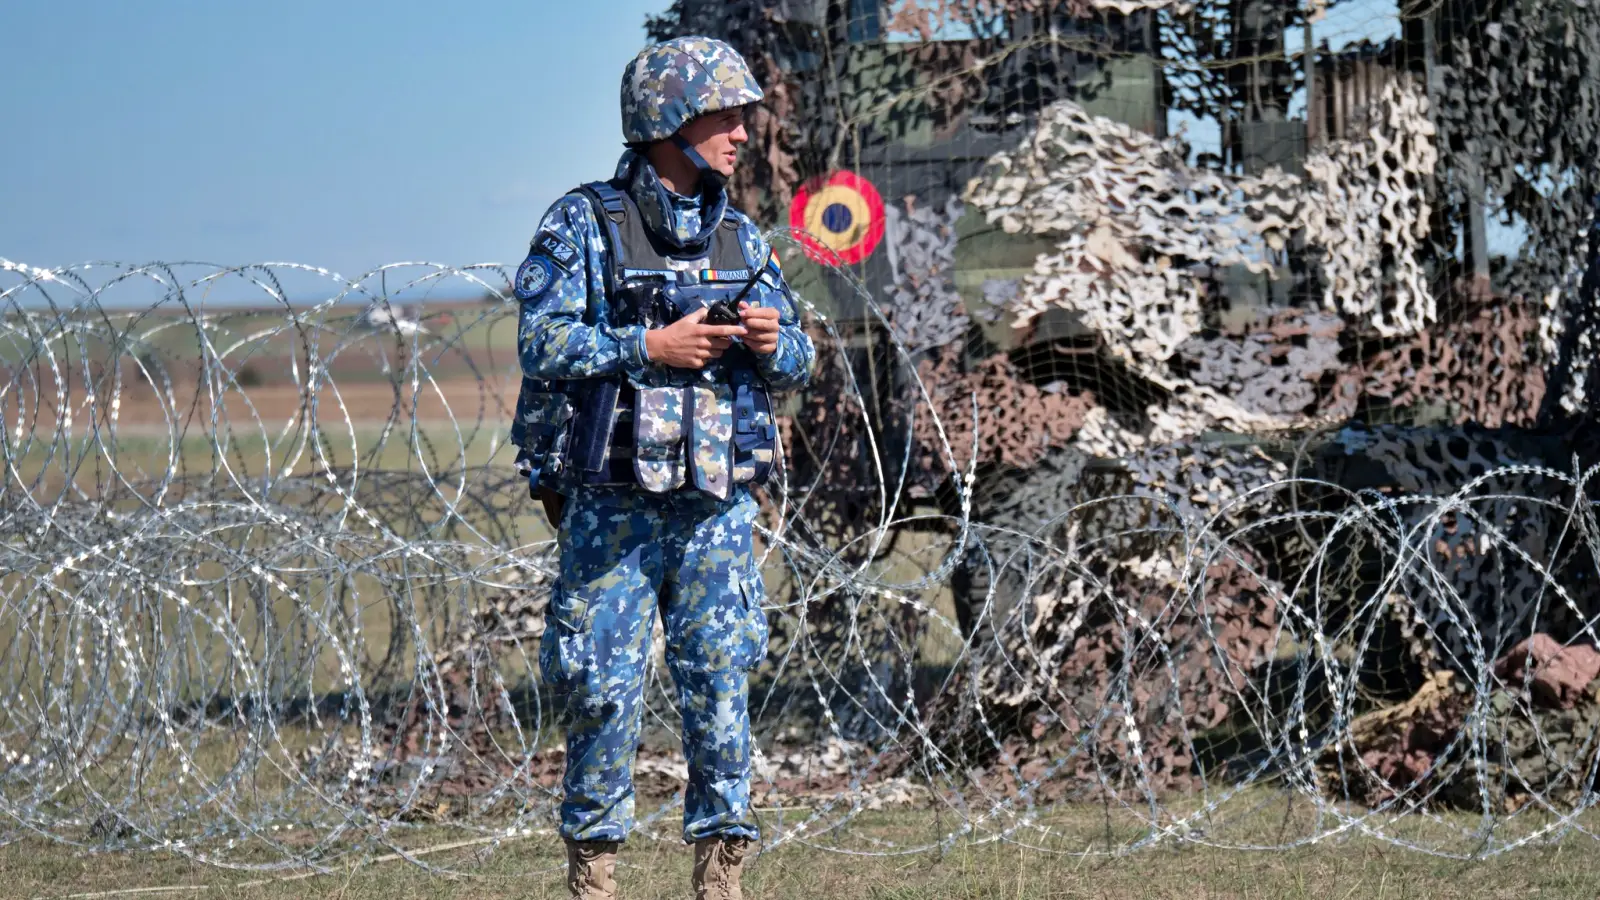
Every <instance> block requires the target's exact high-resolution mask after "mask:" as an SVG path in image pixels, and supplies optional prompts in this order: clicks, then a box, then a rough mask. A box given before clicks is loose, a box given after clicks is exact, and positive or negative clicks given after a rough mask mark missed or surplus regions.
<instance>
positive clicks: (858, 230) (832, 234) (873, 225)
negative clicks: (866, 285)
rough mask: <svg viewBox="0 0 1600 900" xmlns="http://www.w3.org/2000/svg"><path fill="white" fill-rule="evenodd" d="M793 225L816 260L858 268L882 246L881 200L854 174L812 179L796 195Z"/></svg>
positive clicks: (790, 220)
mask: <svg viewBox="0 0 1600 900" xmlns="http://www.w3.org/2000/svg"><path fill="white" fill-rule="evenodd" d="M789 227H790V228H792V229H794V232H795V236H796V237H798V238H799V239H800V246H802V247H804V248H805V251H806V255H807V256H809V257H811V258H812V259H814V260H816V261H817V262H819V263H824V264H827V263H832V262H840V263H844V264H845V265H854V264H856V263H858V262H861V261H862V260H863V259H866V258H867V257H868V256H871V255H872V251H874V250H876V249H878V244H880V243H882V242H883V198H882V197H880V196H878V189H877V188H875V187H873V186H872V182H870V181H868V180H866V179H865V178H862V177H861V176H860V175H857V174H856V173H854V172H849V171H838V172H834V173H833V174H832V175H828V176H824V177H819V178H813V179H811V180H810V181H807V182H806V183H805V184H804V185H802V186H801V188H800V190H799V191H797V192H795V195H794V202H793V203H792V204H790V206H789Z"/></svg>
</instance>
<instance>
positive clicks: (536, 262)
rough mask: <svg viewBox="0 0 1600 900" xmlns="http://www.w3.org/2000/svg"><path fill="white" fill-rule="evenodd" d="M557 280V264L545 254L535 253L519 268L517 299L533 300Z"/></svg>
mask: <svg viewBox="0 0 1600 900" xmlns="http://www.w3.org/2000/svg"><path fill="white" fill-rule="evenodd" d="M555 280H556V279H555V264H554V263H552V262H551V261H550V259H549V258H548V257H546V256H545V255H544V254H542V253H535V254H533V255H531V256H529V257H528V258H527V259H525V260H523V261H522V266H521V267H520V268H518V269H517V283H516V292H517V299H518V300H532V299H533V298H535V297H537V296H539V295H540V294H542V293H544V291H545V288H548V287H549V286H550V284H551V282H553V281H555Z"/></svg>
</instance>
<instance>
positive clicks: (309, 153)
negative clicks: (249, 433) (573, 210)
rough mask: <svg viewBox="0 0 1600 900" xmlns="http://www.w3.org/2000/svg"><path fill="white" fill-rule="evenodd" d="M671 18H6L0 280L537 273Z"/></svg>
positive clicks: (605, 170)
mask: <svg viewBox="0 0 1600 900" xmlns="http://www.w3.org/2000/svg"><path fill="white" fill-rule="evenodd" d="M667 5H668V0H590V2H587V3H583V2H565V3H555V2H549V0H531V2H530V0H520V2H512V0H491V2H464V3H457V4H449V5H446V4H441V3H438V2H427V3H424V2H419V0H388V2H383V3H378V2H372V0H273V2H241V0H139V2H129V0H0V84H4V85H6V89H5V91H4V92H3V93H4V98H5V102H4V107H5V113H6V116H5V121H6V128H5V136H4V138H3V139H0V257H6V258H9V259H12V260H16V261H19V262H26V263H29V264H32V265H36V266H59V265H64V264H67V263H73V262H80V261H85V260H95V259H98V260H120V261H149V260H155V259H163V260H179V259H183V260H203V261H208V262H220V263H229V264H233V263H246V262H262V261H268V260H273V261H277V260H293V261H296V262H304V263H310V264H314V265H319V266H325V267H329V268H333V269H335V270H338V271H339V272H341V273H342V274H344V275H346V276H354V275H356V274H359V273H360V272H362V271H365V270H366V269H369V268H371V267H374V266H377V265H379V264H382V263H386V262H394V261H399V260H423V261H433V262H444V263H451V264H465V263H472V262H483V261H491V260H492V261H511V262H515V261H517V260H520V259H521V258H522V255H523V253H524V252H526V249H527V240H528V237H529V235H530V234H531V233H532V231H533V229H534V228H535V226H536V224H537V220H538V217H539V215H540V214H541V213H542V212H543V210H544V208H545V206H547V205H548V204H549V203H550V202H551V201H552V200H554V199H555V198H556V197H557V196H559V195H560V194H561V193H562V192H563V191H565V190H567V189H569V188H571V187H572V186H574V185H576V184H578V183H579V182H582V181H586V180H590V179H593V178H597V177H606V176H609V175H610V174H611V166H612V163H613V162H614V161H615V159H616V156H617V154H618V153H620V152H621V140H622V138H621V126H620V125H619V119H618V112H617V90H618V87H617V86H618V82H619V81H620V78H621V74H622V67H623V65H624V64H625V63H626V62H627V61H628V60H629V59H630V58H631V57H632V56H633V54H634V53H636V52H637V51H638V50H639V48H640V47H642V46H643V45H644V43H645V37H644V28H643V22H644V16H645V15H646V14H647V13H650V12H659V11H661V10H662V9H664V8H665V7H666V6H667Z"/></svg>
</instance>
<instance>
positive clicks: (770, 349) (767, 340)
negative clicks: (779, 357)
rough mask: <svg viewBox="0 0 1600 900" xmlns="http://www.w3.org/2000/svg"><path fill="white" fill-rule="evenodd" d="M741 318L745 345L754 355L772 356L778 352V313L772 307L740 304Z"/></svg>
mask: <svg viewBox="0 0 1600 900" xmlns="http://www.w3.org/2000/svg"><path fill="white" fill-rule="evenodd" d="M739 318H741V319H743V320H744V327H745V329H746V330H747V331H749V334H747V335H745V338H744V345H745V346H746V347H749V348H750V350H751V351H752V352H754V353H759V354H761V355H762V356H771V355H772V354H774V353H777V352H778V328H779V326H778V311H777V310H776V309H773V308H772V307H770V306H751V305H750V304H748V303H740V304H739Z"/></svg>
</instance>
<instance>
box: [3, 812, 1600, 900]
mask: <svg viewBox="0 0 1600 900" xmlns="http://www.w3.org/2000/svg"><path fill="white" fill-rule="evenodd" d="M1096 820H1097V816H1096V815H1095V814H1094V813H1093V812H1091V811H1088V810H1085V811H1084V812H1083V813H1082V814H1081V815H1076V816H1069V817H1067V818H1066V819H1065V820H1064V821H1063V824H1062V826H1061V828H1062V831H1063V832H1064V834H1063V841H1066V842H1068V843H1070V841H1071V837H1070V833H1071V832H1072V831H1074V830H1075V828H1081V829H1082V831H1080V832H1079V835H1078V836H1079V839H1081V840H1084V843H1083V844H1079V845H1078V846H1080V847H1081V846H1086V845H1087V844H1088V843H1092V842H1093V841H1094V837H1093V836H1089V837H1085V835H1090V833H1091V832H1092V831H1093V830H1094V829H1095V828H1096V826H1095V825H1094V824H1093V823H1094V822H1095V821H1096ZM932 824H933V822H932V821H931V819H930V817H929V814H927V813H917V812H902V813H892V814H890V813H885V814H874V815H872V816H870V817H867V818H863V819H861V820H859V822H858V824H857V825H856V826H854V827H853V828H852V829H851V830H850V831H848V832H847V833H845V834H844V835H843V836H841V837H840V838H839V839H838V842H837V844H835V843H834V841H833V840H832V839H829V838H823V839H822V840H820V841H818V843H817V844H816V845H814V846H809V847H808V846H800V845H794V844H789V845H785V846H783V847H780V848H778V849H776V850H773V851H771V852H769V853H767V854H765V855H763V856H761V857H760V858H759V859H757V860H755V861H754V862H753V863H751V864H750V865H749V867H748V873H747V876H746V893H745V896H746V897H748V898H750V900H779V898H805V900H822V898H834V897H862V898H874V900H913V898H917V900H920V898H929V900H931V898H988V897H994V898H1001V897H1006V898H1039V900H1042V898H1079V897H1084V898H1088V897H1094V898H1101V897H1161V898H1168V897H1170V898H1182V900H1202V898H1212V897H1245V898H1253V897H1260V898H1268V897H1296V898H1298V897H1333V898H1354V897H1395V898H1400V897H1507V898H1511V897H1515V898H1523V897H1529V896H1538V897H1595V896H1597V895H1600V867H1596V866H1595V865H1594V864H1593V853H1594V844H1593V842H1592V840H1591V839H1589V838H1586V837H1582V836H1577V837H1572V838H1569V839H1567V840H1566V841H1564V842H1562V843H1560V844H1558V845H1555V846H1546V847H1536V848H1531V849H1527V850H1522V851H1518V852H1515V853H1512V854H1509V855H1506V856H1502V857H1498V858H1495V859H1492V860H1489V861H1484V862H1462V861H1456V860H1448V859H1441V858H1437V857H1431V856H1427V855H1423V854H1420V853H1414V852H1407V851H1403V850H1400V849H1398V848H1396V847H1394V846H1391V845H1386V844H1382V843H1379V842H1376V841H1371V840H1365V839H1362V840H1352V841H1335V842H1329V843H1326V844H1319V845H1317V846H1315V847H1307V848H1303V849H1297V850H1289V851H1260V852H1245V851H1233V850H1216V849H1209V848H1204V847H1198V846H1192V845H1191V846H1182V847H1166V848H1161V849H1153V850H1147V851H1142V852H1139V853H1135V854H1133V855H1130V856H1125V857H1080V856H1074V855H1069V854H1064V853H1046V852H1043V851H1040V850H1036V849H1027V848H1023V847H1019V846H1018V845H1016V844H1011V843H1004V842H995V843H975V842H963V843H957V844H956V845H955V846H954V847H952V848H951V849H950V850H949V852H947V853H945V854H943V855H942V856H941V855H939V854H936V853H931V852H925V853H917V854H913V855H905V856H864V855H856V854H852V853H849V852H840V850H841V849H847V850H859V849H860V848H863V847H868V846H871V845H872V841H873V840H879V841H910V842H920V841H921V840H922V839H925V838H926V837H927V836H928V835H929V833H930V829H929V826H930V825H932ZM947 824H948V823H947ZM463 837H464V835H463V834H462V833H460V832H451V831H449V830H447V829H442V828H438V829H430V830H428V831H425V832H421V833H417V834H413V835H410V836H409V840H408V841H407V843H408V844H409V845H411V846H417V847H420V846H427V845H441V844H444V845H447V844H450V843H452V842H460V841H461V840H462V838H463ZM479 849H481V848H480V847H479V846H467V847H459V848H456V849H452V850H444V851H441V852H437V853H433V854H431V855H429V857H428V859H430V860H431V861H432V862H434V863H436V864H440V865H447V866H452V867H458V868H461V869H463V870H466V871H468V872H470V874H468V875H460V876H453V877H447V876H439V875H432V874H429V873H427V872H425V871H424V870H422V869H420V868H418V867H415V866H413V865H410V864H408V863H406V862H404V861H398V860H390V861H380V862H374V863H369V864H367V865H364V866H359V867H357V866H353V865H345V866H342V867H335V870H334V871H332V872H331V873H326V874H309V875H308V874H306V873H280V874H277V875H275V876H263V875H262V874H260V873H248V872H234V871H228V870H223V869H216V868H210V867H206V866H201V865H197V864H195V863H191V862H189V861H186V860H183V859H179V858H176V857H172V856H167V855H161V854H156V853H141V854H89V853H84V852H81V851H75V850H73V849H71V848H66V847H60V846H54V845H50V844H46V843H44V842H40V841H34V840H28V841H22V842H19V843H16V844H12V845H10V846H8V847H5V848H0V872H4V873H5V877H4V879H3V881H0V897H8V898H9V897H68V896H73V895H100V896H108V897H149V896H179V897H187V896H204V897H245V898H263V900H267V898H291V897H295V898H298V897H328V898H349V900H363V898H373V900H402V898H413V897H415V898H423V897H428V898H433V897H438V898H490V897H519V898H529V900H536V898H552V900H553V898H559V897H563V896H565V894H564V891H563V888H562V885H561V880H560V874H559V873H560V867H561V865H562V856H561V848H560V845H559V842H558V841H557V840H556V839H555V838H553V837H550V836H540V837H534V838H529V839H525V840H520V841H518V842H515V843H510V844H506V845H503V846H502V848H501V849H500V850H499V851H498V852H496V853H494V854H493V855H490V856H488V857H487V858H486V859H480V858H478V857H477V856H476V855H475V854H476V853H477V852H478V851H479ZM623 863H624V864H623V866H622V868H621V870H620V872H619V880H620V881H621V884H622V889H623V896H624V897H627V898H633V900H646V898H660V900H665V898H669V897H670V898H681V897H685V896H687V895H688V879H689V869H690V864H691V856H690V852H689V850H688V849H687V848H685V847H683V846H681V845H679V844H677V843H676V842H671V841H636V842H635V844H634V845H633V846H630V847H628V848H626V849H625V850H624V853H623ZM152 888H157V889H166V890H156V891H152V890H147V889H152ZM135 891H137V893H135Z"/></svg>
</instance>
